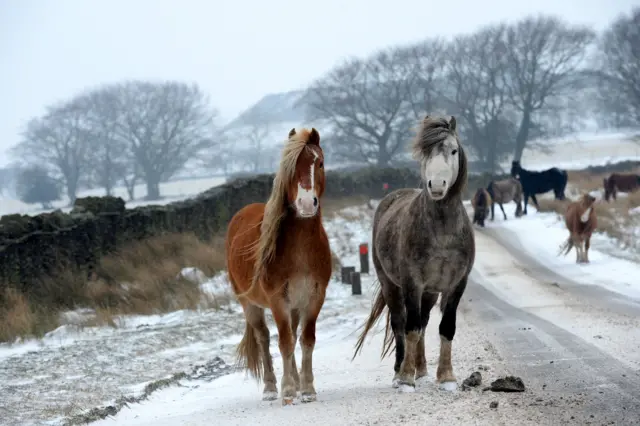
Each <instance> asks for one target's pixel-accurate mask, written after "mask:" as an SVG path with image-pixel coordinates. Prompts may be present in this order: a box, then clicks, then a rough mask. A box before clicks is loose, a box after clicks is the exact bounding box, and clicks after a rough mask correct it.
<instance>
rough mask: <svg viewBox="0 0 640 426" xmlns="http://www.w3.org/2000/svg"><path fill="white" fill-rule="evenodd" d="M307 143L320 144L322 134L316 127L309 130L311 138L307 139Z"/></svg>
mask: <svg viewBox="0 0 640 426" xmlns="http://www.w3.org/2000/svg"><path fill="white" fill-rule="evenodd" d="M307 144H311V145H318V146H320V134H319V133H318V131H317V130H316V128H315V127H313V128H311V131H310V132H309V139H307Z"/></svg>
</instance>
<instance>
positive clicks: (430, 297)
mask: <svg viewBox="0 0 640 426" xmlns="http://www.w3.org/2000/svg"><path fill="white" fill-rule="evenodd" d="M437 300H438V294H437V293H436V294H433V293H427V292H426V291H425V292H424V293H423V294H422V303H421V305H420V339H419V340H418V345H417V348H416V380H418V379H420V378H421V377H425V376H426V375H427V358H426V353H425V343H424V334H425V330H426V329H427V325H428V324H429V316H430V314H431V308H433V305H435V303H436V301H437Z"/></svg>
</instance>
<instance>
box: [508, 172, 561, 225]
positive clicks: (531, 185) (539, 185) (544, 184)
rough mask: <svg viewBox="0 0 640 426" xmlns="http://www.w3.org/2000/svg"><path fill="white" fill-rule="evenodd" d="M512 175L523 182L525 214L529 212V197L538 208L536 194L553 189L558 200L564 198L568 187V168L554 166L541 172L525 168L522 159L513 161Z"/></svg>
mask: <svg viewBox="0 0 640 426" xmlns="http://www.w3.org/2000/svg"><path fill="white" fill-rule="evenodd" d="M511 176H513V177H514V178H517V179H519V180H520V183H521V184H522V192H523V193H524V214H527V203H528V202H529V197H531V200H532V201H533V203H534V204H535V206H536V208H540V206H539V205H538V200H537V198H536V194H544V193H545V192H548V191H551V190H553V193H554V195H555V197H556V200H564V199H565V196H564V190H565V188H566V187H567V180H568V179H569V177H568V176H567V171H566V170H560V169H559V168H557V167H552V168H550V169H547V170H543V171H541V172H533V171H530V170H525V169H523V168H522V166H521V165H520V161H516V160H514V161H512V162H511Z"/></svg>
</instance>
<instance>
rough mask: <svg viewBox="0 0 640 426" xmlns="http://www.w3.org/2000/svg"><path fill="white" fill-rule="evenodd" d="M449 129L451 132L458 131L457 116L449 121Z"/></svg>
mask: <svg viewBox="0 0 640 426" xmlns="http://www.w3.org/2000/svg"><path fill="white" fill-rule="evenodd" d="M449 129H451V130H456V117H455V116H453V115H452V116H451V119H450V120H449Z"/></svg>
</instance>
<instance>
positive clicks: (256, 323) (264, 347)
mask: <svg viewBox="0 0 640 426" xmlns="http://www.w3.org/2000/svg"><path fill="white" fill-rule="evenodd" d="M244 312H245V318H246V320H247V326H248V327H252V328H253V331H254V333H255V340H256V343H257V344H258V348H259V351H260V358H261V359H262V368H263V370H264V390H263V392H262V399H263V400H264V401H273V400H275V399H276V398H277V397H278V388H277V382H276V375H275V373H274V371H273V359H272V358H271V352H269V342H270V336H269V327H267V322H266V321H265V318H264V309H262V308H260V307H258V306H255V305H250V304H248V305H247V306H245V307H244Z"/></svg>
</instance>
